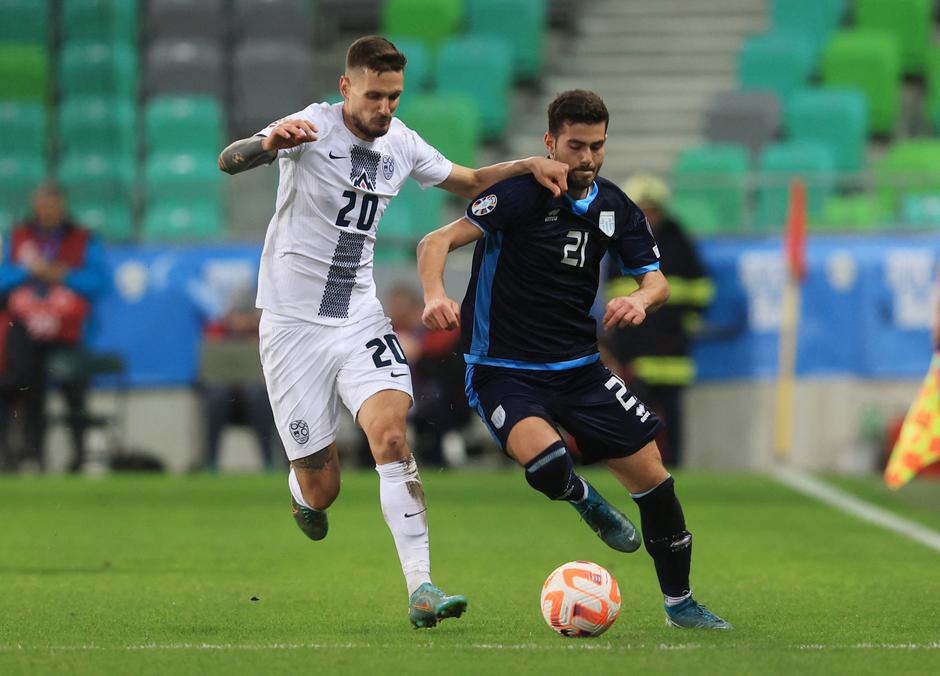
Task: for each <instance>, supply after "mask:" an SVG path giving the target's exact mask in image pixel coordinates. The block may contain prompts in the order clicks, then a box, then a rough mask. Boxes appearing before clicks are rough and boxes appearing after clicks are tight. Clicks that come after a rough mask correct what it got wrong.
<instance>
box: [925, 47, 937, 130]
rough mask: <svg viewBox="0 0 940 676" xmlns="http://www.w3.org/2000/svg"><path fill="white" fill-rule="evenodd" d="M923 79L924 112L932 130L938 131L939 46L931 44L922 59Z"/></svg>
mask: <svg viewBox="0 0 940 676" xmlns="http://www.w3.org/2000/svg"><path fill="white" fill-rule="evenodd" d="M924 79H925V80H926V84H927V101H926V103H925V104H924V105H925V110H924V113H925V114H926V116H927V119H928V120H930V121H931V122H933V124H934V131H935V132H937V133H940V126H938V125H937V122H938V121H940V46H931V47H930V49H928V50H927V55H926V57H925V61H924Z"/></svg>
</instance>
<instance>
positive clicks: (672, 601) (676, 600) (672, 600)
mask: <svg viewBox="0 0 940 676" xmlns="http://www.w3.org/2000/svg"><path fill="white" fill-rule="evenodd" d="M690 596H692V590H691V589H690V590H689V591H688V592H686V593H685V594H683V595H682V596H667V595H666V594H663V600H664V601H665V602H666V605H667V606H669V607H670V608H672V607H673V606H677V605H679V604H680V603H682V602H683V601H685V600H686V599H687V598H689V597H690Z"/></svg>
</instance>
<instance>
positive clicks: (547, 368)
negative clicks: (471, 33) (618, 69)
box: [418, 90, 731, 629]
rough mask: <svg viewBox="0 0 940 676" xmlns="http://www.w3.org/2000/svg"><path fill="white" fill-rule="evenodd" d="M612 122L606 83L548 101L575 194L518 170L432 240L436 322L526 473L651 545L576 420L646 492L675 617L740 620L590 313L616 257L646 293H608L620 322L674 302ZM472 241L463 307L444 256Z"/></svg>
mask: <svg viewBox="0 0 940 676" xmlns="http://www.w3.org/2000/svg"><path fill="white" fill-rule="evenodd" d="M608 120H609V115H608V112H607V108H606V106H605V105H604V102H603V101H602V100H601V98H600V97H599V96H598V95H597V94H594V93H593V92H588V91H583V90H574V91H568V92H564V93H562V94H560V95H559V96H558V97H557V98H556V99H555V100H554V101H553V102H552V103H551V105H550V106H549V109H548V132H547V133H546V134H545V146H546V148H547V149H548V153H549V157H551V158H552V159H555V160H558V161H561V162H563V163H566V164H567V165H568V167H569V173H568V192H567V193H566V194H564V195H562V196H560V197H554V196H553V195H552V194H551V193H550V192H549V191H548V190H546V189H544V188H542V187H541V186H539V184H538V183H536V182H535V181H534V180H533V179H532V177H531V176H517V177H514V178H510V179H507V180H504V181H501V182H499V183H497V184H495V185H494V186H492V187H490V188H488V189H487V190H485V191H484V192H483V193H481V194H480V195H479V197H478V198H477V199H476V200H474V201H473V202H472V203H471V205H470V207H469V208H468V209H467V213H466V216H464V217H463V218H461V219H459V220H457V221H454V222H453V223H451V224H449V225H447V226H445V227H443V228H440V229H439V230H436V231H434V232H432V233H431V234H429V235H427V236H426V237H425V238H424V239H423V240H422V241H421V243H420V244H419V246H418V270H419V273H420V275H421V283H422V286H423V287H424V296H425V310H424V317H423V319H424V322H425V324H426V325H427V326H428V327H429V328H431V329H444V328H451V329H453V328H456V327H457V326H460V328H461V337H462V342H463V350H464V356H465V360H466V362H467V379H466V390H467V397H468V399H469V402H470V405H471V406H472V407H473V408H475V409H476V410H477V412H478V413H479V414H480V416H481V417H482V419H483V421H484V422H485V423H486V425H487V427H489V429H490V431H491V432H492V433H493V435H494V437H496V439H497V440H498V441H499V443H500V444H501V446H502V448H503V449H504V450H505V451H506V452H507V453H508V454H509V455H510V456H511V457H512V458H513V459H514V460H516V461H517V462H518V463H519V464H520V465H522V466H523V467H524V468H525V477H526V481H528V483H529V484H530V485H531V486H532V487H533V488H535V489H536V490H538V491H540V492H542V493H544V494H545V495H547V496H548V497H549V498H550V499H552V500H563V501H567V502H569V503H570V504H571V505H572V506H573V507H574V508H575V509H576V510H577V511H578V512H579V513H580V514H581V516H582V518H583V519H584V521H585V522H587V524H588V525H589V526H590V527H591V528H592V530H594V531H595V532H596V533H597V535H598V536H599V537H600V538H601V539H602V540H603V541H604V542H605V543H606V544H607V545H608V546H610V547H612V548H614V549H617V550H620V551H624V552H632V551H635V550H636V549H638V548H639V546H640V538H639V536H638V535H637V532H636V529H635V527H634V526H633V524H632V523H630V521H629V520H628V519H627V518H626V517H625V516H624V515H623V514H622V513H620V512H619V511H618V510H617V509H616V508H614V507H613V506H612V505H611V504H610V503H608V502H607V501H606V500H605V499H604V498H603V497H602V496H601V495H599V494H598V493H597V491H596V490H595V489H594V488H593V487H592V486H591V485H590V484H588V483H587V482H586V481H585V480H584V479H583V478H582V477H580V476H578V475H577V474H576V473H575V471H574V466H573V463H572V459H571V456H570V454H569V452H568V450H567V448H566V447H565V443H564V441H563V440H562V438H561V435H560V434H559V432H558V427H563V428H564V429H565V430H567V431H568V432H569V433H570V434H571V435H572V436H573V437H574V438H575V440H576V441H577V443H578V448H579V449H580V451H581V456H582V459H583V461H584V462H585V463H592V462H599V461H603V462H605V463H606V464H607V467H608V468H609V469H610V470H611V472H613V474H614V475H615V476H616V477H617V479H618V480H619V481H620V483H621V484H623V486H624V487H625V488H626V489H627V490H628V491H630V494H631V495H632V497H633V499H634V501H635V502H636V503H637V505H638V507H639V510H640V520H641V526H642V531H643V543H644V544H645V545H646V549H647V551H648V552H649V554H650V556H651V557H652V558H653V562H654V564H655V567H656V573H657V576H658V578H659V583H660V587H661V589H662V592H663V595H664V599H665V611H666V620H667V623H668V624H671V625H674V626H677V627H684V628H692V627H701V628H712V629H730V627H731V625H730V624H729V623H727V622H726V621H724V620H723V619H721V618H720V617H718V616H717V615H715V614H714V613H712V612H711V611H709V610H708V609H707V608H705V607H704V606H703V605H701V604H699V603H698V602H697V601H696V600H695V599H694V598H693V597H692V591H691V587H690V585H689V570H690V568H691V555H692V535H691V534H690V533H689V532H688V530H687V529H686V524H685V519H684V517H683V513H682V507H681V506H680V504H679V501H678V499H677V498H676V494H675V490H674V482H673V479H672V477H671V476H670V475H669V473H668V472H667V471H666V469H665V468H664V467H663V464H662V459H661V457H660V454H659V449H658V448H657V447H656V443H655V441H653V438H654V436H655V435H656V432H657V431H658V428H659V426H660V422H659V419H658V418H657V417H656V415H655V414H654V413H653V412H652V411H650V410H649V409H648V408H646V407H645V406H644V405H643V404H642V403H641V402H640V401H638V400H637V398H636V397H635V396H633V395H632V394H631V393H630V392H629V391H628V390H627V388H626V386H625V385H624V383H623V382H622V381H621V380H620V379H619V378H618V377H617V376H615V375H614V374H612V373H611V372H610V371H609V370H607V368H606V367H604V366H603V365H602V364H601V363H600V360H599V359H600V357H599V354H598V350H597V337H596V331H597V329H596V323H595V321H594V319H593V318H592V317H591V314H590V310H591V306H592V304H593V302H594V298H595V296H596V293H597V288H598V283H599V268H600V261H601V259H602V258H603V256H604V255H605V254H606V253H610V255H611V256H612V258H613V259H614V261H616V262H617V263H618V264H619V265H620V266H621V268H622V269H623V271H624V274H629V275H631V276H633V277H634V278H635V279H636V280H637V283H638V284H639V288H638V289H637V290H636V291H634V292H633V293H631V294H630V295H628V296H622V297H619V298H614V299H613V300H611V301H610V302H609V303H608V304H607V307H606V311H605V314H604V326H605V328H607V329H610V328H613V327H615V326H619V327H626V326H631V325H634V326H635V325H638V324H641V323H642V322H643V320H644V319H645V318H646V313H647V312H649V311H652V310H655V309H656V308H657V307H659V306H660V305H662V304H663V303H665V302H666V299H667V298H668V297H669V285H668V283H667V282H666V279H665V277H664V276H663V274H662V273H661V272H660V271H659V250H658V249H657V247H656V242H655V241H654V239H653V235H652V232H651V231H650V228H649V225H648V224H647V222H646V218H645V216H644V215H643V212H642V211H641V210H640V209H639V208H638V207H637V206H636V205H635V204H634V203H633V202H631V201H630V199H629V198H628V197H627V196H626V195H625V194H624V193H623V192H622V191H621V190H620V189H619V188H617V186H616V185H614V184H613V183H611V182H610V181H607V180H606V179H604V178H601V177H600V176H598V171H599V170H600V168H601V165H602V163H603V161H604V143H605V141H606V138H607V123H608ZM470 242H476V250H475V252H474V259H473V271H472V274H471V279H470V283H469V286H468V288H467V294H466V297H465V298H464V301H463V305H462V306H460V307H458V305H457V303H456V302H454V301H453V300H451V299H450V298H448V297H447V294H446V291H445V289H444V283H443V273H444V265H445V262H446V259H447V254H448V253H449V252H450V251H452V250H454V249H456V248H458V247H461V246H464V245H466V244H469V243H470Z"/></svg>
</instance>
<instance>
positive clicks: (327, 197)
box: [219, 36, 567, 627]
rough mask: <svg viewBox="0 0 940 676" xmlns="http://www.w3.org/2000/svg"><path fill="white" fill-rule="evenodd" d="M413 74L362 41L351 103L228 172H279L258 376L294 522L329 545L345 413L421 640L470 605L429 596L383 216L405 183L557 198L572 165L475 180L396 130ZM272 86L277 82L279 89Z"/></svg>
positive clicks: (486, 172)
mask: <svg viewBox="0 0 940 676" xmlns="http://www.w3.org/2000/svg"><path fill="white" fill-rule="evenodd" d="M405 63H406V59H405V56H404V55H403V54H401V53H400V52H399V51H398V50H397V49H396V48H395V46H394V45H393V44H392V43H391V42H389V41H388V40H386V39H384V38H382V37H379V36H369V37H364V38H360V39H358V40H356V41H355V42H354V43H353V44H352V45H351V46H350V48H349V51H348V53H347V55H346V72H345V74H343V75H342V76H341V77H340V80H339V88H340V92H341V93H342V95H343V102H342V103H337V104H334V105H329V104H326V103H315V104H313V105H310V106H308V107H307V108H305V109H304V110H302V111H300V112H298V113H295V114H294V115H291V116H290V117H289V118H285V119H283V120H279V121H277V122H274V123H272V124H271V125H269V126H268V127H267V128H265V129H263V130H261V131H260V132H258V134H257V135H255V136H253V137H251V138H247V139H242V140H240V141H236V142H235V143H233V144H231V145H230V146H228V147H227V148H225V150H223V151H222V154H221V155H220V156H219V168H220V169H222V170H223V171H225V172H227V173H230V174H235V173H239V172H241V171H245V170H246V169H251V168H254V167H256V166H260V165H262V164H270V163H271V162H273V161H274V160H275V159H278V161H279V168H280V183H279V185H278V192H277V202H276V205H275V211H274V216H272V218H271V222H270V224H269V225H268V231H267V235H266V236H265V241H264V250H263V252H262V254H261V269H260V273H259V279H258V299H257V305H258V307H259V308H261V309H262V317H261V327H260V349H261V364H262V367H263V369H264V377H265V382H266V384H267V389H268V395H269V397H270V399H271V407H272V409H273V411H274V419H275V422H276V424H277V428H278V432H279V433H280V435H281V439H282V441H283V442H284V448H285V449H286V451H287V456H288V458H289V459H290V463H291V470H290V475H289V477H288V484H289V486H290V492H291V506H292V509H293V512H294V518H295V520H296V521H297V523H298V525H299V526H300V529H301V530H302V531H303V532H304V533H305V534H306V535H307V536H308V537H310V538H311V539H313V540H320V539H322V538H324V537H325V536H326V533H327V528H328V521H327V516H326V511H325V510H326V509H327V507H329V506H330V505H331V504H332V503H333V501H334V500H335V499H336V497H337V495H338V494H339V488H340V471H339V464H338V460H337V451H336V443H335V439H336V431H337V427H338V423H339V404H340V401H342V403H343V405H345V406H346V408H348V409H349V411H350V412H351V413H352V414H353V417H354V418H355V419H356V421H357V422H358V423H359V425H360V426H361V427H362V429H363V430H364V431H365V433H366V436H367V438H368V440H369V446H370V448H371V450H372V454H373V456H374V458H375V463H376V466H375V469H376V471H377V472H378V474H379V496H380V501H381V505H382V513H383V515H384V516H385V521H386V523H387V524H388V527H389V530H391V533H392V538H393V539H394V541H395V547H396V548H397V550H398V556H399V559H400V561H401V567H402V571H403V573H404V576H405V582H406V585H407V588H408V595H409V612H408V617H409V620H410V621H411V623H412V625H413V626H415V627H432V626H434V625H435V624H437V622H438V620H441V619H444V618H448V617H459V616H460V615H461V614H462V613H463V612H464V610H465V609H466V607H467V600H466V598H464V597H463V596H460V595H456V596H448V595H446V594H444V593H443V592H442V591H441V590H440V589H438V588H437V587H435V586H434V585H433V584H432V583H431V576H430V570H431V566H430V549H429V543H428V525H427V506H426V504H425V498H424V490H423V488H422V485H421V479H420V477H419V475H418V470H417V466H416V464H415V460H414V457H413V456H412V454H411V449H410V448H409V446H408V442H407V440H406V439H405V417H406V415H407V413H408V409H409V408H410V406H411V403H412V391H411V372H410V370H409V367H408V363H407V362H406V360H405V357H404V354H403V353H402V349H401V345H400V344H399V342H398V338H397V337H396V335H395V332H394V331H393V330H392V325H391V322H390V321H389V320H388V318H387V317H386V316H385V312H384V311H383V309H382V306H381V304H380V303H379V300H378V298H377V297H376V292H375V282H374V280H373V278H372V261H373V247H374V244H375V238H376V233H377V229H378V227H379V223H380V221H381V217H382V213H383V212H384V211H385V208H386V206H388V203H389V200H391V199H392V198H393V197H394V196H395V195H397V194H398V191H399V190H400V189H401V187H402V184H403V183H404V182H405V180H406V179H407V178H408V177H409V176H410V177H412V178H414V179H415V180H416V181H418V183H419V184H420V185H421V187H422V188H427V187H429V186H437V187H439V188H443V189H444V190H448V191H450V192H452V193H455V194H457V195H459V196H461V197H464V198H467V199H469V198H470V197H473V196H474V195H476V194H477V193H478V192H480V191H481V190H483V189H484V188H485V187H487V186H489V185H492V184H493V183H496V182H497V181H500V180H502V179H504V178H509V177H510V176H515V175H518V174H523V173H532V174H533V175H534V176H535V178H536V179H537V180H538V181H539V182H540V183H542V184H543V185H545V186H546V187H547V188H549V189H550V190H552V192H553V193H555V194H556V195H561V194H562V193H563V192H564V191H565V190H566V189H567V186H566V176H567V165H565V164H562V163H558V162H555V161H553V160H549V159H546V158H539V157H533V158H528V159H526V160H519V161H515V162H504V163H501V164H496V165H492V166H489V167H483V168H481V169H468V168H466V167H461V166H459V165H455V164H453V163H451V162H450V161H449V160H447V159H446V158H445V157H443V156H442V155H441V154H440V153H439V152H437V151H436V150H435V149H434V148H432V147H431V146H430V145H428V144H427V143H426V142H425V141H424V140H423V139H422V138H421V137H420V136H419V135H418V134H417V133H415V132H414V131H412V130H411V129H409V128H408V127H406V126H405V125H404V124H403V123H402V122H401V121H399V120H398V119H396V118H395V117H394V113H395V110H396V109H397V107H398V103H399V99H400V96H401V93H402V90H403V86H404V67H405ZM272 77H277V74H276V73H272Z"/></svg>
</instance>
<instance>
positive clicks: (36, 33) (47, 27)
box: [0, 0, 52, 48]
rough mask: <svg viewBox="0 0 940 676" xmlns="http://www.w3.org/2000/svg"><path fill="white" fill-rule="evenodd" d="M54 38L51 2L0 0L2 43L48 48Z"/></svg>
mask: <svg viewBox="0 0 940 676" xmlns="http://www.w3.org/2000/svg"><path fill="white" fill-rule="evenodd" d="M51 37H52V21H51V17H50V15H49V0H0V42H20V43H32V44H36V45H40V46H42V47H43V48H45V47H47V46H48V44H49V41H50V38H51Z"/></svg>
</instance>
